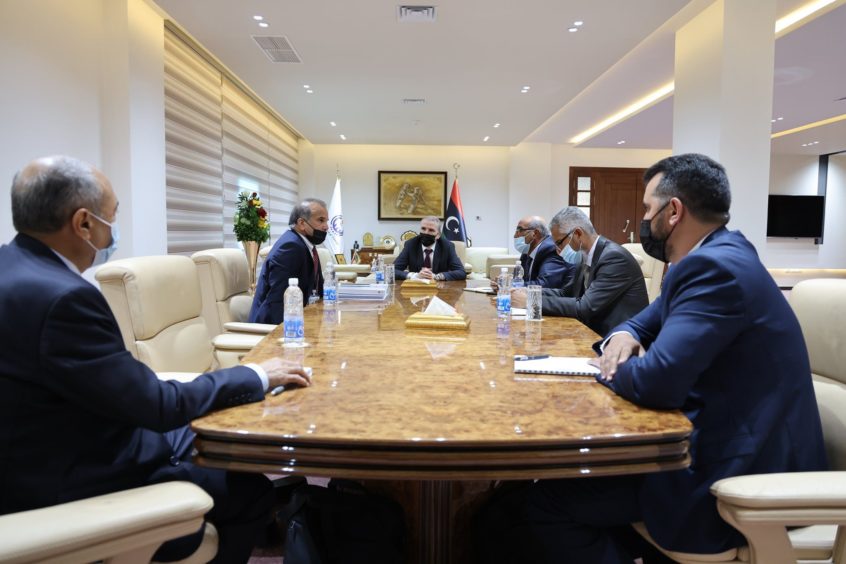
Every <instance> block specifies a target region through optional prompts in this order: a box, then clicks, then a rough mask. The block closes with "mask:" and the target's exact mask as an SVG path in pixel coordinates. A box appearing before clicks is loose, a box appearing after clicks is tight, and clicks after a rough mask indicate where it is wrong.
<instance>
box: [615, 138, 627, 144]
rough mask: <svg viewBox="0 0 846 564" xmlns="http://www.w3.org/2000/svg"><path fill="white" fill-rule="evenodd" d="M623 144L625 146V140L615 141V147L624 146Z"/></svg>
mask: <svg viewBox="0 0 846 564" xmlns="http://www.w3.org/2000/svg"><path fill="white" fill-rule="evenodd" d="M625 144H626V140H625V139H620V140H619V141H617V145H625Z"/></svg>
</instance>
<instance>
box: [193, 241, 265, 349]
mask: <svg viewBox="0 0 846 564" xmlns="http://www.w3.org/2000/svg"><path fill="white" fill-rule="evenodd" d="M191 260H193V261H194V264H196V265H197V276H198V277H199V280H200V295H201V297H202V302H203V318H205V320H206V325H208V328H209V333H210V334H212V335H219V334H220V333H224V332H234V333H254V334H256V335H266V334H268V333H270V332H271V331H273V329H275V328H276V325H271V324H268V323H247V320H248V319H249V316H250V308H251V307H252V305H253V297H252V296H251V295H250V294H249V288H250V276H249V266H248V264H247V256H246V255H245V254H244V251H242V250H240V249H206V250H205V251H198V252H196V253H194V254H193V255H191ZM259 340H261V337H258V338H256V339H255V344H258V341H259ZM255 344H254V345H253V346H255ZM251 348H252V347H251Z"/></svg>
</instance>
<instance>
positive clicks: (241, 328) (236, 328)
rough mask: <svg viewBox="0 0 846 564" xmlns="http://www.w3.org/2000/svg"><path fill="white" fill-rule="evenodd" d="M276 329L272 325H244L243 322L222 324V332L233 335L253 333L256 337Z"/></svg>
mask: <svg viewBox="0 0 846 564" xmlns="http://www.w3.org/2000/svg"><path fill="white" fill-rule="evenodd" d="M274 329H276V325H273V324H272V323H245V322H243V321H228V322H226V323H224V324H223V330H224V331H231V332H233V333H254V334H256V335H267V334H268V333H270V332H271V331H273V330H274Z"/></svg>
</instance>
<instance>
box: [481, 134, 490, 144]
mask: <svg viewBox="0 0 846 564" xmlns="http://www.w3.org/2000/svg"><path fill="white" fill-rule="evenodd" d="M490 138H491V136H490V135H485V138H484V139H482V141H484V142H485V143H487V142H488V139H490Z"/></svg>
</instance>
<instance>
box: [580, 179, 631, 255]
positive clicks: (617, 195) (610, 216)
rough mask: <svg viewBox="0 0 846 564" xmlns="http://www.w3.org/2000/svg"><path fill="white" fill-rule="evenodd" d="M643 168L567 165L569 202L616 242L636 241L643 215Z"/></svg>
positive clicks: (600, 231) (599, 230) (603, 233)
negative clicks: (568, 167) (568, 169)
mask: <svg viewBox="0 0 846 564" xmlns="http://www.w3.org/2000/svg"><path fill="white" fill-rule="evenodd" d="M644 170H645V169H642V168H604V167H571V168H570V205H571V206H574V205H575V206H579V207H580V208H582V209H583V210H584V211H585V213H587V214H588V216H589V217H590V220H591V222H592V223H593V226H594V227H595V228H596V231H597V232H598V233H600V234H601V235H604V236H605V237H607V238H608V239H611V240H612V241H616V242H617V243H620V244H622V243H635V242H638V241H639V238H638V229H639V226H640V220H641V218H642V217H643V189H644V186H643V172H644Z"/></svg>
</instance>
